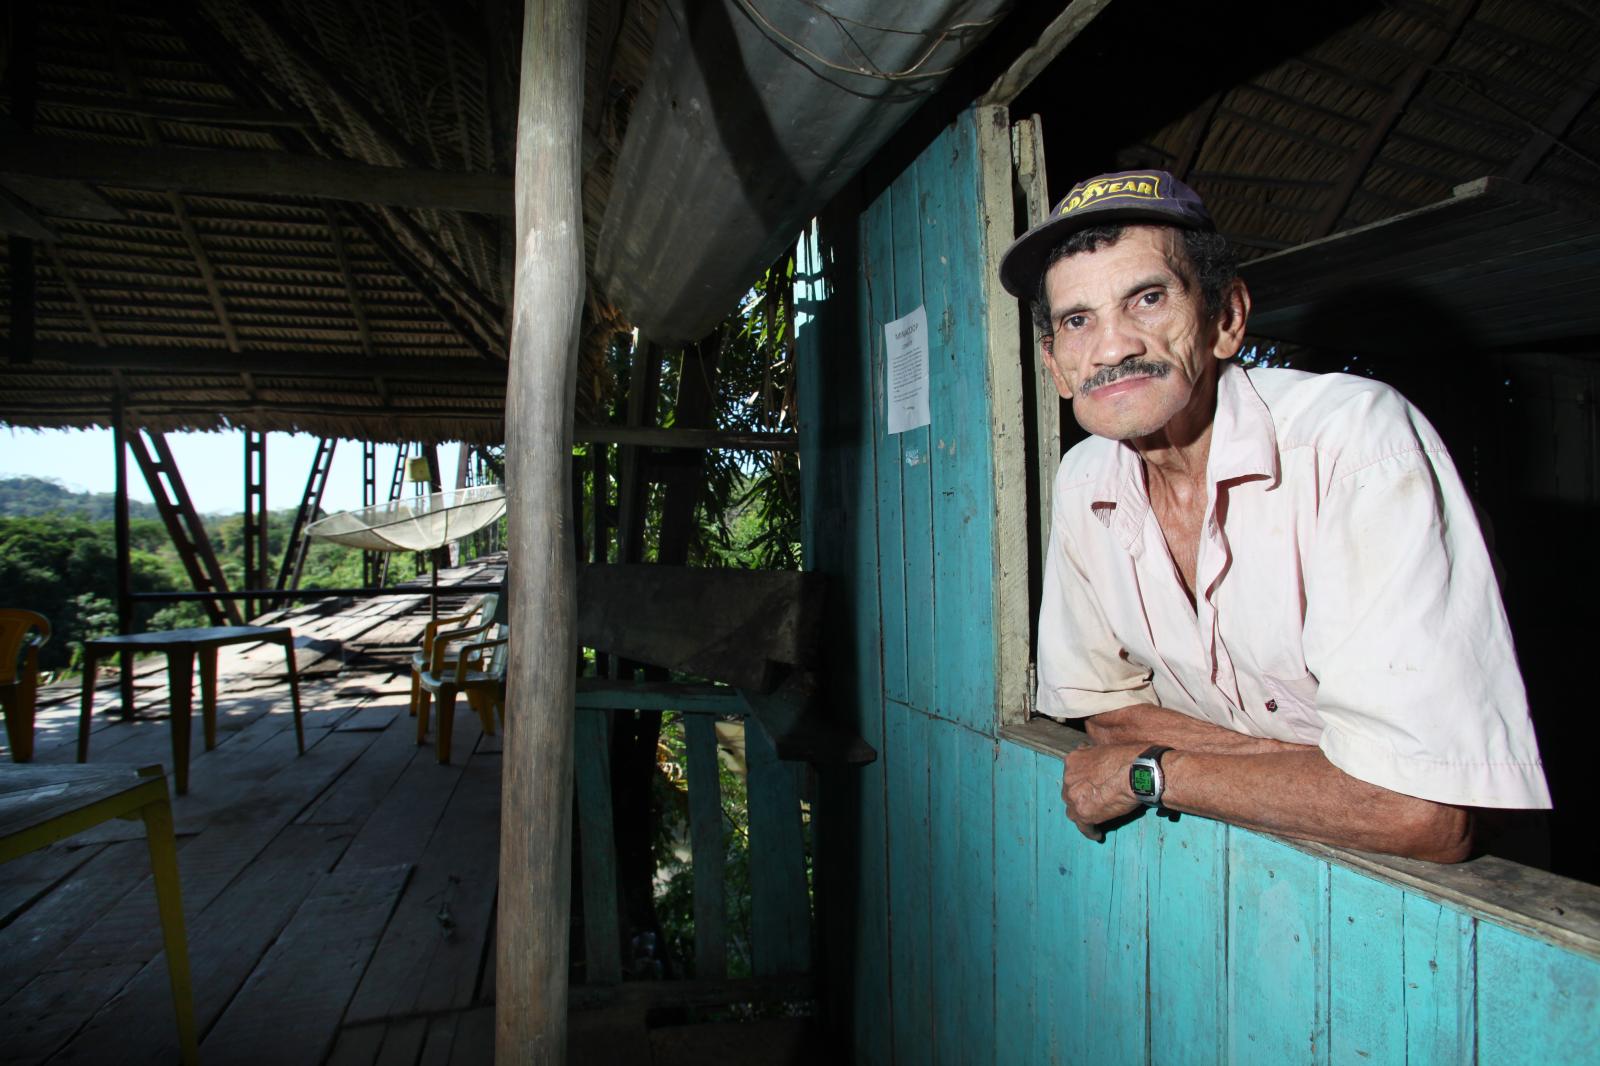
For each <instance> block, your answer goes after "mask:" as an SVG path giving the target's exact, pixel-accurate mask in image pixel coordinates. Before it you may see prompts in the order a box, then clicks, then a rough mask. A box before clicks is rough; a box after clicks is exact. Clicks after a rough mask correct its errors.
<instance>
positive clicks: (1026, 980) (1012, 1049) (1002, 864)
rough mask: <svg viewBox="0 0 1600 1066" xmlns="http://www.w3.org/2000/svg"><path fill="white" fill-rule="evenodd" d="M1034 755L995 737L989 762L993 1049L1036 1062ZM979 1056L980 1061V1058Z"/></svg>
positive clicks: (1039, 1007) (996, 1058) (1040, 1021)
mask: <svg viewBox="0 0 1600 1066" xmlns="http://www.w3.org/2000/svg"><path fill="white" fill-rule="evenodd" d="M1036 758H1037V756H1036V755H1035V754H1034V753H1033V752H1032V751H1030V750H1029V749H1027V748H1024V747H1021V746H1019V745H1017V744H1011V743H1007V742H1005V741H1001V742H1000V745H999V748H998V751H997V752H996V754H995V764H994V893H995V898H994V1015H995V1043H994V1055H993V1057H992V1058H991V1059H989V1060H988V1061H991V1062H996V1063H1002V1062H1038V1061H1043V1060H1042V1059H1040V1058H1039V1057H1038V1052H1037V1047H1036V1045H1035V1042H1034V1032H1035V1029H1036V1028H1037V1027H1040V1026H1044V1025H1046V1024H1047V1022H1046V1020H1045V1018H1044V1015H1045V1011H1044V1007H1043V1003H1042V1001H1041V1000H1040V998H1039V995H1038V987H1039V977H1040V973H1041V972H1042V971H1043V970H1044V967H1041V966H1038V962H1039V958H1040V955H1041V954H1042V953H1041V950H1040V949H1041V947H1042V946H1043V944H1044V938H1043V936H1042V935H1041V934H1040V930H1039V925H1038V897H1037V895H1036V890H1037V888H1038V885H1039V880H1038V869H1037V865H1038V840H1039V829H1038V818H1037V813H1038V797H1037V795H1036V794H1035V792H1036V789H1035V787H1034V776H1035V774H1036V773H1037V770H1036V768H1035V766H1034V761H1035V759H1036ZM979 1061H982V1060H979Z"/></svg>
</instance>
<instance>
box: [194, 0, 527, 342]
mask: <svg viewBox="0 0 1600 1066" xmlns="http://www.w3.org/2000/svg"><path fill="white" fill-rule="evenodd" d="M167 15H168V19H169V21H170V22H171V23H172V24H173V26H174V27H175V28H177V29H178V30H179V31H180V32H181V33H182V34H183V35H184V37H185V39H186V40H188V41H189V43H190V45H191V47H192V48H194V49H195V51H196V54H199V55H203V56H206V57H208V58H209V59H210V61H211V66H212V69H213V70H214V71H215V73H216V74H217V76H218V77H219V78H220V79H221V80H222V82H223V83H224V84H225V85H227V86H228V88H229V90H230V91H231V92H232V93H233V94H234V96H236V97H237V98H238V99H239V100H240V101H242V102H244V103H246V104H248V105H251V106H264V107H277V106H280V105H279V102H278V101H277V100H276V99H275V98H274V96H273V94H272V93H271V91H270V90H269V89H268V88H266V87H267V86H268V85H270V84H271V82H270V81H269V80H268V79H267V78H266V75H265V74H264V73H263V72H262V71H261V70H260V68H258V67H257V66H256V65H255V64H253V63H252V62H251V61H250V60H249V59H248V58H247V57H246V56H245V55H244V54H243V53H241V52H240V51H239V50H238V49H237V48H235V47H234V45H233V42H232V41H230V40H229V39H228V38H227V37H226V36H225V35H224V34H223V33H221V32H220V31H219V30H217V29H216V27H214V26H213V25H211V23H210V22H209V21H207V20H206V19H205V18H204V17H203V16H202V15H200V13H199V12H197V11H195V10H193V9H192V8H189V7H188V6H187V5H184V4H179V3H173V4H171V5H170V6H169V7H168V9H167ZM275 137H276V138H277V140H278V142H279V143H280V144H281V145H283V146H284V147H285V148H287V149H290V150H294V151H297V152H299V153H307V152H310V153H315V154H316V155H320V156H323V157H326V158H325V159H323V160H320V161H321V162H330V163H332V162H341V163H343V164H344V165H346V166H357V165H361V164H352V163H349V162H348V161H345V160H343V158H342V153H340V152H339V150H338V149H337V148H335V147H334V146H333V145H332V143H331V142H330V141H329V140H328V139H327V137H326V136H325V135H323V134H322V133H321V131H320V130H282V131H278V132H277V133H276V134H275ZM266 154H271V153H266ZM293 158H298V159H302V160H304V159H307V158H308V157H307V156H306V155H304V154H300V155H297V156H295V157H293ZM368 169H372V170H384V169H392V168H368ZM470 177H471V178H473V179H474V180H491V181H498V182H500V183H502V185H503V187H504V188H506V189H509V188H510V187H511V186H510V178H509V177H507V176H504V175H495V174H473V175H470ZM324 195H325V194H324ZM329 198H331V199H340V198H339V197H329ZM364 202H365V203H371V202H372V200H371V199H370V198H369V199H368V200H367V201H364ZM434 206H439V205H434ZM352 217H353V218H354V219H355V221H356V223H357V224H358V225H359V226H361V228H362V229H363V230H364V231H365V232H366V233H367V235H368V238H369V239H371V240H373V241H374V243H375V244H377V245H378V247H379V251H380V252H381V253H382V254H383V255H384V257H385V258H387V259H388V260H389V262H390V264H391V265H392V266H393V267H394V268H395V270H396V271H397V272H398V273H400V275H401V276H403V277H405V278H406V280H407V281H409V282H411V284H412V286H413V287H414V288H416V290H417V292H418V293H419V294H420V295H421V296H422V297H423V299H424V300H426V301H427V302H428V303H429V305H430V306H433V307H434V308H435V310H436V311H438V312H439V314H440V316H441V317H442V318H443V319H444V320H445V322H446V324H447V325H449V326H450V328H451V329H452V330H454V331H455V332H456V334H457V335H458V336H460V337H461V339H462V340H463V341H464V342H466V343H467V345H468V346H470V347H472V348H473V349H474V350H476V351H477V352H479V354H481V355H484V356H485V357H488V358H492V359H498V358H499V357H498V356H496V355H494V354H492V353H493V352H494V351H495V350H497V346H498V350H499V351H502V352H503V350H504V348H503V340H501V339H500V338H497V337H496V338H495V339H493V340H488V339H486V338H485V336H484V335H483V334H482V333H481V332H479V331H478V330H476V329H475V328H474V327H472V326H469V325H468V324H467V323H466V322H465V321H464V320H463V319H462V318H461V316H460V315H458V314H456V313H454V312H453V311H450V310H448V309H441V308H440V307H439V303H440V300H441V297H440V296H439V295H438V294H437V293H436V292H435V291H434V290H435V288H436V286H435V285H434V284H433V283H432V282H430V281H425V280H423V279H425V278H426V277H427V275H428V274H429V273H430V270H429V268H428V267H427V266H426V265H424V264H423V263H421V262H419V261H418V260H417V258H416V256H415V255H414V254H413V253H411V252H410V251H409V250H408V249H406V248H405V247H404V246H403V245H402V244H400V243H399V242H398V240H396V239H394V238H393V237H386V239H381V240H380V239H377V238H375V237H374V232H375V230H377V229H379V228H383V229H385V230H386V229H387V227H388V226H389V225H392V224H393V222H392V219H385V218H384V217H383V216H381V215H379V214H378V213H376V212H368V211H364V210H361V209H356V210H353V211H352ZM441 257H442V258H448V257H443V256H442V253H441ZM489 336H490V337H494V334H490V335H489Z"/></svg>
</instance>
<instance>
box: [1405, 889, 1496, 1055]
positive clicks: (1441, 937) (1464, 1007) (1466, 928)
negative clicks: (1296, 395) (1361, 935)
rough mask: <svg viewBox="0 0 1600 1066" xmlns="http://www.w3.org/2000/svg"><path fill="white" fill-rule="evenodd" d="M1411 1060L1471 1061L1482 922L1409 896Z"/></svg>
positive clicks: (1407, 1003)
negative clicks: (1480, 924) (1479, 939)
mask: <svg viewBox="0 0 1600 1066" xmlns="http://www.w3.org/2000/svg"><path fill="white" fill-rule="evenodd" d="M1403 914H1404V921H1405V1013H1406V1018H1405V1023H1406V1061H1407V1062H1413V1063H1432V1062H1441V1063H1442V1062H1471V1061H1472V1058H1473V1049H1474V1048H1475V1047H1476V1046H1477V1028H1478V1015H1477V1005H1478V998H1477V996H1476V994H1475V987H1474V985H1475V982H1476V980H1477V957H1476V956H1477V922H1476V920H1474V919H1473V918H1472V916H1471V915H1468V914H1463V913H1461V912H1460V911H1458V910H1453V909H1451V908H1447V907H1444V906H1441V905H1440V904H1438V903H1435V902H1434V901H1433V900H1431V899H1426V898H1424V897H1422V896H1418V895H1415V894H1413V893H1409V892H1408V893H1406V898H1405V903H1404V909H1403Z"/></svg>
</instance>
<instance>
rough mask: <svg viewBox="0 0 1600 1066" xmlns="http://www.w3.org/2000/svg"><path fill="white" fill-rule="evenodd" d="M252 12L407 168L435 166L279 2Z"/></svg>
mask: <svg viewBox="0 0 1600 1066" xmlns="http://www.w3.org/2000/svg"><path fill="white" fill-rule="evenodd" d="M250 10H251V11H252V12H254V13H255V16H256V17H257V18H258V19H260V20H261V22H262V24H263V25H265V26H266V27H267V29H269V30H271V31H272V35H273V36H274V37H275V38H277V40H278V42H279V43H280V44H282V45H283V47H284V48H285V49H286V50H287V51H288V52H289V53H290V54H292V55H293V56H294V57H295V58H296V59H297V60H298V61H299V62H301V63H303V64H304V65H305V66H306V68H307V69H309V70H310V71H311V72H312V73H314V74H315V75H316V76H317V77H318V78H319V79H321V81H322V83H323V85H325V86H326V87H327V89H328V91H329V92H331V93H332V94H333V95H334V96H335V97H336V98H337V99H338V100H339V102H340V103H341V104H343V105H344V106H345V107H347V108H349V109H350V110H351V111H352V112H354V113H355V115H356V117H357V118H359V119H360V120H361V122H362V124H363V125H365V126H366V127H367V128H368V129H369V130H371V131H372V134H373V136H375V137H376V138H377V139H378V140H379V141H381V142H382V143H383V145H384V147H386V148H387V149H388V150H389V151H391V152H393V153H394V154H395V156H396V158H398V159H400V160H401V162H403V163H405V164H406V165H407V166H411V167H415V168H419V169H425V168H427V167H429V166H430V165H433V164H434V160H431V159H430V158H429V156H428V153H427V152H424V151H423V150H422V149H420V148H418V147H417V146H416V145H414V144H412V143H411V141H410V139H409V138H408V137H406V135H405V134H404V133H403V132H402V131H401V130H400V129H399V128H398V127H396V126H395V125H394V123H392V122H390V121H389V119H388V118H387V117H385V116H384V114H383V112H381V111H379V110H378V108H377V107H376V106H374V105H373V103H372V101H370V100H368V99H367V97H366V94H365V93H363V92H362V91H361V90H360V89H358V88H356V86H355V85H354V84H352V83H351V81H350V79H349V78H347V77H346V76H345V75H344V73H343V72H342V71H341V70H340V69H339V68H338V67H337V66H336V65H335V64H334V63H332V62H331V61H329V59H328V58H327V57H326V56H324V55H323V54H322V53H321V51H319V50H318V49H317V47H316V46H315V45H313V44H312V43H311V42H310V41H307V40H306V39H305V38H304V37H302V36H301V35H300V34H298V33H296V32H295V30H294V27H293V26H291V25H290V24H289V20H288V18H286V17H285V15H284V13H283V10H282V8H280V7H279V6H278V4H277V3H276V2H275V0H256V2H255V3H253V4H252V5H251V6H250ZM463 162H465V156H463ZM466 224H467V225H468V226H469V227H471V228H474V229H476V230H477V231H478V235H479V236H480V237H482V238H483V239H484V240H485V241H487V242H490V243H491V244H492V243H493V242H494V240H495V239H496V238H495V233H494V231H493V230H492V229H491V228H489V227H487V226H486V225H485V224H484V223H483V220H481V219H472V218H468V219H467V221H466ZM408 235H409V234H408ZM430 243H431V242H430ZM430 254H431V253H430ZM441 258H443V259H444V260H445V261H447V262H448V263H449V265H450V266H456V265H457V264H455V262H454V260H451V259H450V258H449V257H448V256H442V257H441ZM455 280H456V281H457V282H458V283H465V285H466V286H467V287H468V289H469V290H470V291H471V293H472V296H473V298H474V299H478V300H481V299H483V296H482V294H481V293H479V292H477V287H476V285H474V284H473V282H472V281H471V280H470V279H469V278H467V277H466V275H465V273H462V274H461V276H460V277H459V278H456V279H455ZM493 317H494V316H493V315H490V316H489V318H490V320H491V321H492V320H493Z"/></svg>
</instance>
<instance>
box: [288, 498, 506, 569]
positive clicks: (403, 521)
mask: <svg viewBox="0 0 1600 1066" xmlns="http://www.w3.org/2000/svg"><path fill="white" fill-rule="evenodd" d="M505 513H506V493H505V488H504V486H501V485H478V486H475V487H473V488H470V489H456V490H454V491H451V492H436V493H434V494H433V495H431V496H415V497H412V498H411V499H409V500H395V501H393V502H392V503H383V504H379V505H378V506H376V507H363V508H361V509H360V510H359V511H341V512H340V513H338V514H334V515H329V516H328V517H327V518H323V519H319V520H318V521H315V522H313V523H311V524H310V525H309V526H307V527H306V535H307V536H309V537H320V538H322V539H323V540H331V541H333V542H334V543H336V544H344V545H347V546H348V547H351V548H361V549H364V550H366V551H380V552H401V551H429V550H431V549H434V548H442V547H444V546H445V545H446V544H449V543H451V542H452V541H456V540H460V539H461V538H462V537H465V536H467V535H468V534H471V533H476V532H477V531H478V530H480V529H482V528H483V527H485V526H487V525H488V524H489V523H491V522H493V521H495V520H496V519H498V518H499V517H500V516H501V515H503V514H505Z"/></svg>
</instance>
